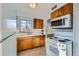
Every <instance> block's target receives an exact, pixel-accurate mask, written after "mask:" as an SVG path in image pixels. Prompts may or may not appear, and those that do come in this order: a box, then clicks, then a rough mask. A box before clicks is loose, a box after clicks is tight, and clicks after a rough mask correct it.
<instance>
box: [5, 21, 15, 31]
mask: <svg viewBox="0 0 79 59" xmlns="http://www.w3.org/2000/svg"><path fill="white" fill-rule="evenodd" d="M6 23H7V28H8V29H10V30H11V31H16V20H7V22H6Z"/></svg>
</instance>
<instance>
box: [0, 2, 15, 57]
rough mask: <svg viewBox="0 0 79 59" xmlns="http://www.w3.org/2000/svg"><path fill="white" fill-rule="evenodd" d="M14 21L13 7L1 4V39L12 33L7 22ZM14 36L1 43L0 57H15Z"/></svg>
mask: <svg viewBox="0 0 79 59" xmlns="http://www.w3.org/2000/svg"><path fill="white" fill-rule="evenodd" d="M8 19H9V20H15V19H16V12H15V9H14V5H8V4H4V3H3V4H2V19H1V21H2V25H1V27H2V28H1V29H2V34H1V35H2V38H5V37H7V36H9V35H11V34H13V33H14V32H13V31H12V30H11V29H8V27H7V23H6V21H7V20H8ZM15 36H16V35H14V36H11V37H10V38H8V39H7V40H5V41H3V42H2V55H3V56H4V55H6V56H7V55H8V56H9V55H16V37H15Z"/></svg>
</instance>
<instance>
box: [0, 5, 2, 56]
mask: <svg viewBox="0 0 79 59" xmlns="http://www.w3.org/2000/svg"><path fill="white" fill-rule="evenodd" d="M1 7H2V4H0V40H1V39H2V38H1V34H2V31H1V19H2V18H1V17H2V13H1V12H2V11H1V10H2V8H1ZM1 55H2V44H1V43H0V56H1Z"/></svg>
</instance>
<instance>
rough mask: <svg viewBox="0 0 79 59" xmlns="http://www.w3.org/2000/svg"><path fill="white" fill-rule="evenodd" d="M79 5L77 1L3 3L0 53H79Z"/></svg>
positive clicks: (59, 54)
mask: <svg viewBox="0 0 79 59" xmlns="http://www.w3.org/2000/svg"><path fill="white" fill-rule="evenodd" d="M45 6H47V7H45ZM78 6H79V4H76V3H34V4H33V3H19V4H18V3H11V4H9V3H8V4H7V3H4V4H0V9H1V10H0V12H1V11H2V13H0V16H1V18H0V22H1V23H0V37H1V40H0V52H2V53H1V54H0V55H2V56H78V55H79V43H78V42H79V41H78V38H79V37H78V28H79V26H78V18H79V17H77V16H78V15H79V12H78V10H79V7H78ZM1 19H2V20H1Z"/></svg>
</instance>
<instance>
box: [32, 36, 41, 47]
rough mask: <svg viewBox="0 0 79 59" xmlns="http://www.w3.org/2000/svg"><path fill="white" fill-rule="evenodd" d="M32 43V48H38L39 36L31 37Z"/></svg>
mask: <svg viewBox="0 0 79 59" xmlns="http://www.w3.org/2000/svg"><path fill="white" fill-rule="evenodd" d="M33 43H34V47H39V46H40V37H39V36H38V37H37V36H35V37H33Z"/></svg>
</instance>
